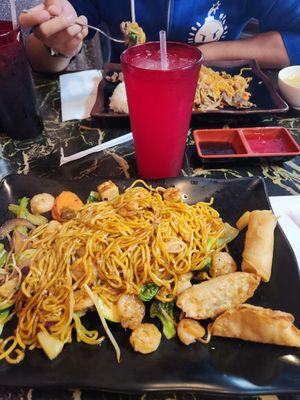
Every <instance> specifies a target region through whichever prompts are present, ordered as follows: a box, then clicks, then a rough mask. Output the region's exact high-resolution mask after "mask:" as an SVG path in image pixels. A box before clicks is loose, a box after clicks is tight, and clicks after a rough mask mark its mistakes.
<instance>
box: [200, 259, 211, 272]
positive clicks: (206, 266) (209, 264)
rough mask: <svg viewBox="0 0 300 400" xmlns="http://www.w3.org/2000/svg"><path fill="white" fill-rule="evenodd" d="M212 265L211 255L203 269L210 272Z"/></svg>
mask: <svg viewBox="0 0 300 400" xmlns="http://www.w3.org/2000/svg"><path fill="white" fill-rule="evenodd" d="M210 267H211V257H207V259H206V260H205V264H204V266H203V268H202V269H201V271H202V272H209V270H210Z"/></svg>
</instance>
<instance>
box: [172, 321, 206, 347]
mask: <svg viewBox="0 0 300 400" xmlns="http://www.w3.org/2000/svg"><path fill="white" fill-rule="evenodd" d="M177 335H178V337H179V339H180V340H181V342H182V343H184V344H185V345H186V346H188V345H189V344H192V343H195V342H196V340H199V339H202V338H203V336H204V335H205V329H204V328H203V327H202V326H201V325H200V324H199V323H198V322H197V321H194V320H193V319H189V318H183V319H182V320H181V321H180V322H179V323H178V325H177Z"/></svg>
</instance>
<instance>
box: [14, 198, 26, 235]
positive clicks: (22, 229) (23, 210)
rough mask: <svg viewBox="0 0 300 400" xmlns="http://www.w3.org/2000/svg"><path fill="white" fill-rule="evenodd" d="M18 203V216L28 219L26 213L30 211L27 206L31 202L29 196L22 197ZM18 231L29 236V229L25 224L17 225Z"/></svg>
mask: <svg viewBox="0 0 300 400" xmlns="http://www.w3.org/2000/svg"><path fill="white" fill-rule="evenodd" d="M18 203H19V212H18V215H17V217H19V218H25V219H26V213H27V212H28V210H27V207H28V203H29V199H28V197H22V199H19V200H18ZM16 231H18V232H20V233H22V234H23V235H25V236H27V233H28V229H27V228H26V227H25V226H17V228H16Z"/></svg>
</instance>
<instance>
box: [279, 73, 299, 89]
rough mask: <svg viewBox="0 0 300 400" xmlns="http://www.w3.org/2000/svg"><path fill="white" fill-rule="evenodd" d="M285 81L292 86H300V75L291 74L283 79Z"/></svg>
mask: <svg viewBox="0 0 300 400" xmlns="http://www.w3.org/2000/svg"><path fill="white" fill-rule="evenodd" d="M283 81H284V82H285V83H287V84H289V85H291V86H294V87H296V88H300V75H291V76H288V77H286V78H284V79H283Z"/></svg>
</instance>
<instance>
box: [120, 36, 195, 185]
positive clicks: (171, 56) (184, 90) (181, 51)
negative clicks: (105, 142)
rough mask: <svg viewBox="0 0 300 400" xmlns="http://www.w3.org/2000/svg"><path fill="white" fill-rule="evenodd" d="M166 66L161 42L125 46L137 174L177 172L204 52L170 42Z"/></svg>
mask: <svg viewBox="0 0 300 400" xmlns="http://www.w3.org/2000/svg"><path fill="white" fill-rule="evenodd" d="M167 51H168V61H169V66H168V69H167V70H162V69H161V62H160V50H159V42H148V43H145V44H143V45H139V46H134V47H131V48H129V49H127V50H126V51H125V52H124V53H123V54H122V56H121V62H122V69H123V73H124V78H125V85H126V92H127V98H128V106H129V114H130V122H131V128H132V132H133V137H134V144H135V153H136V159H137V166H138V171H139V175H140V176H141V177H142V178H145V179H156V178H167V177H174V176H177V175H178V174H179V172H180V169H181V165H182V159H183V155H184V150H185V143H186V138H187V133H188V129H189V123H190V118H191V112H192V106H193V102H194V97H195V91H196V85H197V81H198V77H199V70H200V65H201V61H202V54H201V52H200V50H198V49H197V48H196V47H192V46H189V45H187V44H184V43H176V42H168V43H167Z"/></svg>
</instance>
